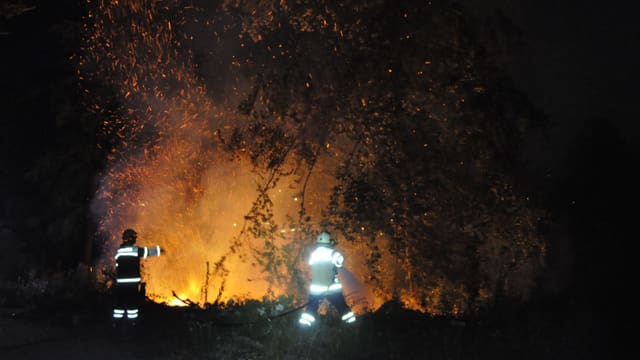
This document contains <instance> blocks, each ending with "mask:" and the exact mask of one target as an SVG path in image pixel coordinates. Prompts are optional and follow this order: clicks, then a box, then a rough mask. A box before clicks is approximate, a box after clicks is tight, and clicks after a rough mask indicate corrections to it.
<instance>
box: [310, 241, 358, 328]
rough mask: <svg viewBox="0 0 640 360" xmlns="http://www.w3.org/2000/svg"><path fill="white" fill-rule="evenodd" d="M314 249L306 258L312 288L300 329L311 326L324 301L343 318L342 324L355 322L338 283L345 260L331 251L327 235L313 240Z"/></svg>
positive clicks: (330, 243) (334, 251)
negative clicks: (314, 241)
mask: <svg viewBox="0 0 640 360" xmlns="http://www.w3.org/2000/svg"><path fill="white" fill-rule="evenodd" d="M316 243H317V247H316V249H315V250H314V251H313V252H312V253H311V256H310V257H309V265H310V266H311V271H312V272H311V286H310V287H309V304H308V305H307V306H306V308H305V310H304V312H303V313H302V315H301V316H300V320H299V323H300V325H302V326H305V327H306V326H311V325H313V324H314V322H315V321H316V316H317V314H318V307H319V306H320V303H321V302H322V301H323V300H324V299H327V300H328V301H329V302H330V303H331V304H332V305H333V306H334V307H335V308H336V310H338V313H339V314H340V315H341V316H342V321H344V322H345V323H352V322H354V321H356V317H355V314H354V313H353V311H351V309H350V308H349V306H348V305H347V303H346V301H345V300H344V295H343V294H342V284H341V283H340V280H339V279H338V276H337V274H338V269H340V268H342V267H343V265H344V256H342V254H341V253H339V252H338V251H336V250H334V249H333V246H334V245H335V241H334V240H333V239H332V238H331V235H329V233H327V232H324V231H323V232H321V233H320V235H318V238H317V240H316Z"/></svg>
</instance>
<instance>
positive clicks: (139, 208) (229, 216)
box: [77, 0, 490, 313]
mask: <svg viewBox="0 0 640 360" xmlns="http://www.w3.org/2000/svg"><path fill="white" fill-rule="evenodd" d="M86 2H87V4H88V8H89V9H90V10H89V12H88V13H87V15H86V17H85V22H84V36H85V38H84V39H85V41H84V46H83V48H82V49H81V53H82V55H81V56H79V57H78V58H77V59H78V68H79V70H78V76H79V79H80V80H81V82H82V83H83V84H86V86H85V88H84V91H85V93H86V94H87V97H88V98H91V99H93V102H92V103H90V104H88V108H89V109H92V111H94V112H95V113H96V114H98V115H99V116H102V118H103V119H104V120H103V121H102V127H101V130H102V135H103V137H104V139H106V140H105V141H104V143H101V144H99V145H98V146H101V147H103V148H105V149H107V150H109V155H108V158H107V164H106V167H105V170H104V172H103V173H102V174H100V177H99V179H98V187H97V191H96V194H95V197H94V199H93V202H92V210H93V214H94V216H95V217H96V218H97V220H98V222H99V228H100V229H99V233H100V236H101V238H102V240H103V249H102V257H101V259H100V262H99V264H97V266H99V267H101V268H109V267H112V265H113V260H112V254H113V253H114V251H115V249H116V248H117V247H118V246H119V244H120V234H121V233H122V231H123V230H124V229H125V228H129V227H131V228H134V229H136V231H137V232H138V234H139V240H138V245H140V246H154V245H156V244H158V245H160V246H161V247H162V249H163V256H161V257H160V258H151V259H148V260H147V261H145V262H144V263H143V277H144V281H145V282H146V291H147V296H148V297H149V298H150V299H152V300H154V301H157V302H161V303H166V304H168V305H171V306H183V305H185V302H184V301H183V300H188V301H191V302H195V303H197V304H200V305H204V304H205V303H211V302H214V301H221V302H224V301H227V300H231V299H262V298H263V297H265V296H280V295H290V294H293V295H295V296H296V297H301V296H304V295H305V291H304V287H301V286H298V285H300V284H297V283H296V282H295V281H292V280H291V279H293V278H294V275H293V273H294V272H295V273H299V274H301V275H300V276H301V279H302V280H305V279H306V280H308V273H307V267H306V266H305V265H306V264H305V260H306V259H305V257H306V255H307V254H308V251H309V247H310V245H311V244H312V243H313V241H314V239H313V237H312V234H313V233H314V232H315V231H317V230H319V224H318V223H315V222H313V221H317V219H321V218H322V212H323V210H324V209H326V208H327V207H328V200H329V195H330V193H331V188H332V186H333V184H334V181H335V180H334V177H333V175H334V174H335V170H336V169H337V168H338V166H339V164H340V162H341V161H343V159H341V157H342V156H343V154H348V153H349V149H350V148H351V144H350V143H349V141H347V140H345V139H339V138H338V139H331V142H326V143H324V145H323V146H324V147H325V148H326V149H324V150H326V151H325V155H323V156H322V157H320V158H318V159H317V162H316V164H315V165H314V167H313V169H304V168H303V169H298V168H296V164H288V163H287V161H290V159H285V164H284V165H283V166H284V167H289V168H291V169H295V171H291V172H290V174H289V175H286V176H282V178H280V179H279V181H278V182H277V183H271V184H266V182H268V180H265V177H264V174H262V173H261V172H260V171H257V170H256V168H255V167H254V166H253V165H252V164H251V163H250V161H248V160H247V159H244V158H242V157H232V156H231V155H230V154H229V153H228V152H226V151H225V150H224V144H223V143H222V142H221V141H220V140H219V139H220V138H221V137H222V138H225V137H227V138H228V136H229V135H230V134H231V132H232V131H233V129H235V128H242V127H243V126H245V125H247V123H246V122H247V120H246V116H243V115H242V114H240V113H239V111H238V107H239V106H238V105H239V104H240V103H241V101H242V100H244V99H246V98H247V93H248V92H249V90H250V86H249V84H248V80H247V79H245V78H244V76H243V75H242V74H241V73H240V71H241V68H242V64H243V63H244V62H245V59H242V58H240V57H239V56H236V54H239V53H242V49H243V48H244V47H245V44H244V43H243V41H246V40H247V39H245V38H244V37H243V35H242V34H239V33H234V31H236V32H237V31H238V29H234V28H233V27H232V26H226V25H224V24H222V25H220V24H214V23H215V21H210V20H206V21H204V20H202V17H201V16H196V15H197V12H198V11H200V10H198V9H196V8H195V7H194V6H185V5H184V4H183V1H180V0H164V1H158V0H86ZM283 3H284V2H281V4H283ZM321 26H322V27H327V26H328V24H327V22H326V20H322V22H321ZM337 26H338V25H337V23H334V24H333V28H334V30H335V31H337V32H339V34H340V37H343V36H344V34H343V31H342V30H339V29H338V28H337ZM214 27H215V29H214ZM202 28H205V29H207V30H208V31H197V30H193V29H202ZM301 31H304V29H301ZM204 34H209V35H211V34H213V36H210V37H207V36H209V35H204ZM255 37H256V38H260V37H261V35H260V34H255ZM231 39H233V40H231ZM196 41H200V42H203V43H209V42H210V43H211V44H209V49H210V51H209V52H208V54H209V56H211V57H212V58H215V59H216V61H215V62H214V63H215V64H216V66H209V67H207V69H206V70H207V71H208V72H209V74H208V77H207V78H210V79H219V80H220V81H218V82H216V83H215V84H212V83H205V82H204V81H203V79H202V76H200V75H199V72H200V71H203V70H202V69H200V68H199V66H201V65H198V64H197V63H196V61H194V58H193V53H192V51H191V50H190V48H189V46H187V45H186V44H187V43H193V42H196ZM282 54H284V53H282ZM274 59H275V57H274ZM247 61H248V60H247ZM424 63H425V64H426V65H429V64H431V61H430V60H425V61H424ZM387 71H388V72H389V73H392V72H393V69H391V68H388V69H387ZM312 84H313V82H312V81H311V78H309V81H308V82H307V83H306V84H305V86H306V87H307V88H309V87H311V85H312ZM96 88H97V89H98V90H95V89H96ZM110 92H114V93H115V94H111V93H110ZM105 93H108V95H104V94H105ZM114 95H115V96H114ZM114 98H116V99H117V101H116V102H115V103H114V101H113V99H114ZM360 105H361V106H362V107H367V105H368V104H367V99H366V98H364V97H363V98H361V100H360ZM418 110H419V108H418ZM286 135H288V134H285V136H286ZM114 139H115V140H114ZM114 141H115V142H114ZM424 146H425V147H427V144H425V145H424ZM310 171H313V176H309V177H307V175H308V174H309V172H310ZM301 179H308V182H304V181H300V180H301ZM303 183H304V185H302V184H303ZM266 185H269V186H268V187H269V189H268V193H269V197H270V200H271V201H273V209H274V214H273V218H272V219H269V221H270V222H271V223H270V224H266V223H263V224H261V225H264V226H275V227H276V228H277V230H278V236H275V237H263V238H253V237H252V236H251V235H250V234H249V232H248V231H247V226H249V225H248V221H247V215H248V214H249V213H250V211H251V209H252V207H253V206H254V203H255V201H256V198H257V197H258V196H259V189H260V188H261V187H262V188H264V187H265V186H266ZM303 186H304V187H305V191H304V194H305V196H304V198H303V197H302V196H301V194H302V193H303V189H302V187H303ZM303 200H304V201H303ZM303 202H304V209H305V215H307V216H309V217H310V218H311V219H314V220H313V221H312V222H311V223H304V222H303V221H300V219H299V217H300V216H299V211H300V209H301V203H303ZM391 221H393V220H391ZM376 246H378V248H379V249H380V252H381V253H383V254H385V253H386V254H389V253H390V251H389V248H390V244H389V239H388V238H387V237H386V236H385V234H380V236H379V238H378V239H377V244H376ZM285 248H286V249H289V250H288V251H290V252H289V253H288V255H287V256H284V255H282V253H283V252H284V251H285V250H284V249H285ZM273 249H275V250H273ZM339 249H340V250H341V251H342V252H343V253H344V254H345V256H346V264H347V266H348V271H347V272H343V273H342V274H341V277H342V280H343V283H344V285H345V291H346V296H347V299H348V302H350V303H351V305H352V306H353V307H354V310H355V311H356V312H361V311H367V310H375V309H376V308H378V307H379V306H380V305H382V304H383V303H384V302H385V301H387V300H389V299H391V298H399V299H400V300H401V301H403V303H404V304H405V305H406V306H407V307H408V308H411V309H415V310H420V311H426V312H430V313H439V312H442V307H441V306H440V304H441V303H442V301H443V297H444V296H445V294H444V293H443V289H444V288H446V289H449V293H452V292H453V293H454V294H455V293H456V291H458V290H457V288H456V285H455V284H450V283H447V282H446V281H444V280H438V281H436V282H435V285H434V286H433V288H431V289H421V291H419V292H417V291H415V289H413V287H412V283H413V281H412V276H414V275H413V274H411V272H410V271H407V269H408V268H409V267H408V266H406V264H405V262H404V260H402V259H398V258H395V257H393V256H385V257H384V258H383V259H381V260H380V261H379V262H378V263H377V264H376V266H377V267H380V268H381V269H385V272H386V276H385V277H384V278H383V279H377V280H376V281H377V283H376V286H375V287H374V286H371V283H372V281H371V280H370V279H369V278H370V274H371V273H372V272H373V271H374V270H376V269H371V268H369V266H370V263H368V262H367V260H368V259H367V254H369V253H370V252H371V250H370V249H368V248H367V245H366V242H353V243H351V242H349V243H347V242H342V243H340V246H339ZM260 251H275V252H276V255H277V256H280V258H279V259H280V260H282V259H284V260H286V261H285V262H284V263H280V262H277V261H276V262H275V264H276V265H274V266H273V267H272V268H271V269H270V270H269V271H266V270H265V267H264V265H261V264H259V263H258V259H256V257H255V255H256V252H260ZM302 283H303V284H304V282H302ZM432 283H434V282H432ZM425 293H427V299H425V298H424V296H423V294H425ZM174 294H177V298H176V296H174ZM465 296H466V294H464V291H462V290H459V291H458V296H457V297H456V299H454V300H452V299H446V300H447V303H448V304H451V303H454V304H453V306H454V312H463V311H464V300H465ZM487 297H490V294H488V295H487ZM180 299H182V300H180ZM300 300H301V301H304V300H306V299H300Z"/></svg>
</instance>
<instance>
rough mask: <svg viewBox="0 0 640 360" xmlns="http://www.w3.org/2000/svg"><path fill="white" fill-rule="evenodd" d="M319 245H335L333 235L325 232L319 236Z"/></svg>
mask: <svg viewBox="0 0 640 360" xmlns="http://www.w3.org/2000/svg"><path fill="white" fill-rule="evenodd" d="M316 242H317V243H318V244H324V245H330V244H333V239H331V235H329V233H328V232H326V231H323V232H321V233H320V235H318V239H317V240H316Z"/></svg>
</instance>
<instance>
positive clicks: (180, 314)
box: [0, 302, 611, 360]
mask: <svg viewBox="0 0 640 360" xmlns="http://www.w3.org/2000/svg"><path fill="white" fill-rule="evenodd" d="M53 305H55V304H49V305H47V306H45V307H44V308H43V307H41V306H39V307H36V308H33V307H31V308H9V307H6V306H5V307H4V308H2V309H0V311H1V312H0V314H1V317H0V358H1V359H3V360H10V359H20V360H28V359H42V358H44V357H47V358H53V359H59V358H60V359H92V360H100V359H124V360H127V359H236V360H237V359H289V360H294V359H296V360H297V359H423V358H429V359H493V360H495V359H513V358H515V357H517V358H519V359H563V360H567V359H601V358H603V357H605V358H606V357H608V355H611V353H610V348H609V346H608V341H609V338H608V336H607V333H606V330H605V329H603V328H599V327H596V324H595V322H596V319H595V318H594V314H593V313H592V312H589V309H587V308H581V306H580V305H579V304H572V303H564V304H563V303H558V302H554V303H552V304H546V305H545V304H537V305H528V306H524V307H523V306H508V307H503V308H502V310H500V311H497V312H492V313H487V314H485V315H483V316H480V317H475V318H474V319H470V318H451V317H433V316H428V315H425V314H420V313H416V312H413V311H408V310H405V309H402V308H401V307H400V306H399V305H398V304H396V303H389V304H387V305H385V306H383V308H381V309H379V310H378V311H376V312H375V313H371V314H363V315H361V316H359V317H358V320H357V321H356V323H355V324H353V326H352V325H345V324H341V323H340V321H339V320H338V318H337V317H336V316H333V315H334V314H332V313H331V312H330V313H329V314H327V315H326V316H325V317H323V318H322V319H321V321H320V324H319V326H317V327H316V328H313V329H306V330H303V329H301V328H299V327H298V325H297V317H298V315H299V311H297V310H294V309H288V310H287V309H284V310H282V311H280V312H273V307H272V306H271V305H273V304H265V303H261V302H254V303H250V304H244V305H239V306H236V307H233V308H226V309H220V308H216V309H208V310H203V309H196V308H175V307H166V306H163V305H159V304H155V303H151V302H147V303H145V305H144V307H143V312H144V316H145V317H144V318H143V319H142V321H141V322H140V323H139V324H138V325H136V326H135V327H132V328H113V327H112V324H111V321H110V319H109V308H108V306H107V305H108V303H107V302H103V303H98V304H95V303H93V304H90V303H87V304H84V305H80V306H77V307H75V308H74V307H73V306H66V307H63V309H59V310H55V308H54V306H53ZM125 329H128V330H125Z"/></svg>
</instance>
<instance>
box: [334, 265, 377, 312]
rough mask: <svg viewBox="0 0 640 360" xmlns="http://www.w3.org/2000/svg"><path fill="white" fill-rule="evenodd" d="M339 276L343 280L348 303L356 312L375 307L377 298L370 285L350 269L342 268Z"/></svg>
mask: <svg viewBox="0 0 640 360" xmlns="http://www.w3.org/2000/svg"><path fill="white" fill-rule="evenodd" d="M338 277H339V278H340V281H341V282H342V286H343V291H344V294H345V299H346V301H347V303H348V304H349V305H350V306H351V308H352V309H353V311H355V312H356V313H360V314H361V313H364V312H367V311H371V310H373V309H375V308H376V307H377V306H376V303H377V300H376V297H375V296H374V295H373V294H372V293H371V291H370V290H369V287H368V286H366V285H365V284H363V283H362V282H361V281H360V280H359V279H358V278H357V277H356V276H355V275H354V274H353V273H352V272H351V271H349V269H347V268H344V267H343V268H341V269H340V270H339V271H338Z"/></svg>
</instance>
